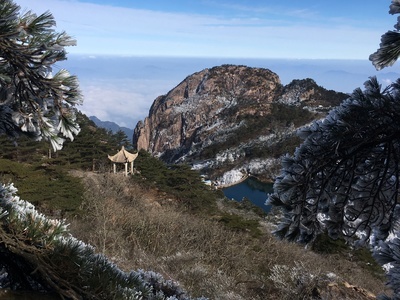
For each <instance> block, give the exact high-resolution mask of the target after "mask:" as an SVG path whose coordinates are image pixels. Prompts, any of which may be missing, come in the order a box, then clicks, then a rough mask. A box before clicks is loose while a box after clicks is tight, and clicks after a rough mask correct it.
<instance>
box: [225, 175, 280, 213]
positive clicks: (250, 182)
mask: <svg viewBox="0 0 400 300" xmlns="http://www.w3.org/2000/svg"><path fill="white" fill-rule="evenodd" d="M272 187H273V184H272V183H264V182H261V181H259V180H257V179H256V178H254V177H249V178H247V179H246V180H245V181H243V182H241V183H238V184H235V185H233V186H230V187H227V188H224V189H222V191H223V192H224V195H225V197H227V198H228V199H234V200H236V201H242V200H243V198H245V197H246V198H247V199H249V200H250V201H251V202H252V203H253V204H254V205H257V206H258V207H261V208H262V209H263V210H264V211H265V212H266V213H268V212H269V211H270V210H271V207H270V206H267V205H265V201H266V200H267V198H268V197H267V194H268V193H272V191H273V189H272Z"/></svg>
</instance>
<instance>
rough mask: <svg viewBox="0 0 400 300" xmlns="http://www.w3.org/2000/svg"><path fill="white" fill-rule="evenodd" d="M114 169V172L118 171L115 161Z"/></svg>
mask: <svg viewBox="0 0 400 300" xmlns="http://www.w3.org/2000/svg"><path fill="white" fill-rule="evenodd" d="M113 171H114V174H115V173H117V165H116V164H115V163H113Z"/></svg>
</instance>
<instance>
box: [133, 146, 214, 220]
mask: <svg viewBox="0 0 400 300" xmlns="http://www.w3.org/2000/svg"><path fill="white" fill-rule="evenodd" d="M135 166H136V169H137V170H138V171H139V172H140V174H139V175H136V176H135V177H133V180H137V178H140V179H141V181H142V182H143V183H144V184H148V185H150V186H153V187H157V188H158V189H159V190H161V191H163V192H166V193H168V194H171V195H173V196H174V197H176V198H177V199H178V200H179V201H180V203H181V204H182V205H183V206H185V207H187V208H188V209H190V210H192V211H194V212H208V213H212V212H213V211H216V199H217V198H218V197H220V195H219V194H218V193H217V192H216V191H215V190H212V189H211V188H210V187H208V186H206V185H205V184H204V183H203V181H202V178H201V177H200V174H199V173H198V172H197V171H194V170H192V169H191V168H190V167H189V166H187V165H171V166H168V165H166V164H164V163H163V162H162V161H160V160H159V159H157V158H154V157H152V156H150V154H149V153H147V152H146V151H143V150H141V151H140V152H139V156H138V157H137V159H136V160H135Z"/></svg>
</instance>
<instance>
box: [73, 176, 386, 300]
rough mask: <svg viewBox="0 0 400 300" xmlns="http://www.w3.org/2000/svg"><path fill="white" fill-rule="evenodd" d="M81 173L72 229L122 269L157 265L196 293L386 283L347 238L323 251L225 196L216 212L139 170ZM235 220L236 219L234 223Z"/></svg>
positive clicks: (360, 287) (340, 293) (337, 289)
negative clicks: (282, 233)
mask: <svg viewBox="0 0 400 300" xmlns="http://www.w3.org/2000/svg"><path fill="white" fill-rule="evenodd" d="M80 176H82V178H83V182H84V185H85V188H86V192H85V196H84V200H83V204H82V207H81V213H80V214H79V215H78V216H77V217H75V219H73V220H72V221H71V231H72V233H73V235H74V236H75V237H77V238H79V239H82V240H83V241H85V242H88V243H90V244H92V245H94V246H95V247H96V248H97V250H98V251H100V252H104V253H105V254H106V255H107V256H108V257H110V258H111V259H112V260H113V261H115V262H116V263H117V264H118V266H119V267H121V268H122V269H125V270H130V269H145V270H153V271H156V272H159V273H161V274H162V275H163V276H164V277H166V278H169V279H171V280H174V281H178V282H179V283H180V284H181V285H182V286H183V287H184V289H185V290H187V291H188V293H189V294H190V295H191V296H193V297H195V296H205V297H208V298H209V299H221V300H223V299H226V300H228V299H229V300H235V299H237V300H239V299H240V300H241V299H246V300H248V299H374V295H376V294H379V293H382V292H383V291H385V288H386V287H385V285H384V282H385V278H384V276H383V274H382V272H379V271H377V270H376V268H375V269H374V268H373V267H372V264H373V263H371V262H370V261H368V260H367V259H365V258H361V256H357V255H356V252H355V251H351V250H349V249H348V248H347V249H345V248H346V246H343V249H341V248H340V247H338V248H337V249H338V251H325V252H329V254H327V253H325V254H321V253H316V252H313V251H311V250H309V249H305V248H304V247H302V246H299V245H295V244H291V243H287V242H283V241H279V240H277V239H276V238H275V237H274V236H273V235H272V234H271V228H272V226H273V225H272V224H271V220H272V219H273V217H272V216H269V217H268V218H267V217H265V216H259V215H257V214H255V213H251V212H249V211H246V210H243V209H241V210H240V209H238V208H237V205H236V206H235V205H232V203H230V201H227V200H223V199H221V200H220V201H219V203H218V210H217V211H215V212H214V213H213V214H212V215H211V216H210V215H208V216H207V215H204V214H196V213H193V212H192V211H190V210H188V209H186V208H184V207H182V206H181V205H180V204H179V201H177V199H175V198H174V197H173V196H171V195H169V194H168V193H165V192H162V191H160V190H157V189H153V188H149V187H148V186H146V185H142V184H140V183H139V182H137V180H135V177H132V178H126V177H123V176H121V175H118V174H117V175H114V174H108V173H105V174H94V173H80ZM226 220H229V222H226ZM235 220H236V221H238V224H239V225H238V226H232V224H234V222H235ZM246 222H247V223H246ZM243 224H247V225H248V227H246V226H247V225H243ZM254 224H256V225H257V228H256V229H257V230H254ZM326 245H327V246H328V248H329V247H330V248H329V249H331V248H333V247H337V246H335V244H329V242H327V244H326ZM335 249H336V248H335ZM331 250H334V249H331Z"/></svg>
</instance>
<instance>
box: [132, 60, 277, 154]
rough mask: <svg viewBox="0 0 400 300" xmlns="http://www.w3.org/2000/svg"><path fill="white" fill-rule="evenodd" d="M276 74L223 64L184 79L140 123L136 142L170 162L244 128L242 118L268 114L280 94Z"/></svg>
mask: <svg viewBox="0 0 400 300" xmlns="http://www.w3.org/2000/svg"><path fill="white" fill-rule="evenodd" d="M281 90H282V85H281V82H280V80H279V77H278V75H277V74H275V73H273V72H272V71H270V70H268V69H261V68H248V67H246V66H234V65H223V66H220V67H214V68H211V69H204V70H202V71H200V72H197V73H194V74H193V75H190V76H188V77H186V78H185V79H184V80H183V81H182V82H181V83H180V84H178V85H177V86H176V87H175V88H174V89H172V90H171V91H170V92H169V93H168V94H167V95H164V96H160V97H158V98H157V99H156V100H155V101H154V103H153V105H152V106H151V108H150V112H149V116H148V117H147V118H146V119H145V120H144V122H140V123H138V125H137V126H136V128H135V133H134V143H136V145H137V148H138V149H145V150H147V151H150V152H151V153H153V154H155V155H160V154H162V153H163V154H167V153H168V155H167V156H168V157H169V158H170V159H172V158H176V155H182V154H184V153H186V152H187V151H190V150H191V148H192V147H193V146H195V145H198V144H201V143H204V142H205V141H207V142H208V143H210V142H212V140H215V139H217V138H218V136H220V135H224V134H226V133H227V132H229V131H231V130H232V129H233V128H232V126H233V127H237V126H240V123H239V124H238V123H237V120H239V119H240V117H241V116H243V115H259V116H262V115H265V114H267V113H268V112H269V105H270V104H271V102H272V101H273V100H274V99H275V97H276V96H277V95H278V94H279V93H280V92H281Z"/></svg>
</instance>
